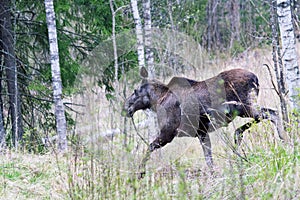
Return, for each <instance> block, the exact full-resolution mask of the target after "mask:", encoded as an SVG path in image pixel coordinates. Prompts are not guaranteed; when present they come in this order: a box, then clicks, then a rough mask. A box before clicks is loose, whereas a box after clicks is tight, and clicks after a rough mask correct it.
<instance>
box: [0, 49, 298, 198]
mask: <svg viewBox="0 0 300 200" xmlns="http://www.w3.org/2000/svg"><path fill="white" fill-rule="evenodd" d="M265 63H266V64H269V65H270V66H272V64H271V53H270V50H269V49H266V50H251V51H249V52H244V53H243V54H241V55H240V56H239V57H238V58H231V59H219V60H216V59H215V60H213V61H207V62H206V64H205V66H206V67H203V68H202V69H198V70H196V71H194V72H188V75H187V74H185V76H188V77H189V78H194V79H197V80H203V79H205V78H209V77H211V76H213V75H216V74H217V73H219V72H220V71H223V70H225V69H231V68H236V67H239V68H246V69H249V70H251V71H253V72H254V73H256V74H257V75H258V77H259V80H260V85H261V88H260V96H259V103H260V105H262V106H264V107H271V108H275V109H277V110H279V100H278V97H277V96H276V93H275V92H274V90H273V89H272V84H271V81H270V75H269V73H268V71H267V68H266V67H264V66H263V64H265ZM71 100H72V102H74V103H81V104H82V103H83V102H84V104H85V105H86V107H84V108H83V109H82V110H81V111H80V112H83V113H85V115H78V116H77V120H78V124H77V126H76V130H74V131H75V132H76V133H77V134H78V135H79V137H78V138H77V140H76V141H75V142H73V143H72V144H70V151H69V152H68V153H66V154H64V155H58V154H56V153H55V151H52V150H51V149H50V151H49V152H48V153H46V154H43V155H36V154H29V153H23V152H14V151H7V152H5V153H2V154H1V155H0V199H299V198H300V196H299V195H300V190H299V188H300V187H299V186H300V174H299V173H300V161H299V158H300V154H299V152H300V143H299V138H300V130H299V124H298V123H297V121H294V122H293V123H291V124H290V126H289V138H290V139H289V140H288V141H287V142H285V143H283V142H281V141H280V140H279V139H278V135H277V133H276V131H275V129H274V126H273V125H271V124H270V123H269V122H264V123H260V124H257V125H255V126H254V127H253V128H251V130H250V131H247V133H246V134H245V138H244V141H243V143H242V145H241V147H240V148H239V149H238V154H237V153H235V152H234V151H233V147H234V145H233V134H232V133H233V130H234V129H235V128H237V127H239V125H240V124H242V123H243V122H244V121H245V120H244V119H237V120H236V121H235V122H234V123H233V124H231V125H230V126H229V127H227V128H224V129H218V130H216V131H215V132H213V133H211V134H210V135H211V140H212V147H213V157H214V160H215V171H214V173H213V174H211V173H210V171H209V170H208V168H207V166H206V164H205V159H204V157H203V153H202V148H201V147H200V145H199V141H198V140H197V139H195V138H175V139H174V141H173V142H172V143H171V144H168V145H166V146H165V147H164V148H162V149H160V150H158V151H156V152H154V153H153V154H152V156H151V159H150V161H149V162H148V165H147V174H146V176H145V178H144V179H142V180H138V179H137V174H138V172H139V171H138V165H139V163H140V162H141V159H142V155H143V153H144V152H145V150H146V146H145V144H144V143H143V142H142V141H141V140H140V138H138V137H137V136H136V133H135V131H134V129H133V126H132V124H131V122H130V121H127V122H125V121H124V120H125V119H124V118H122V117H120V111H119V109H118V108H119V106H120V105H121V104H122V102H115V103H113V104H112V103H110V102H108V101H107V100H106V99H105V94H104V92H103V90H102V89H99V88H94V90H93V92H90V93H88V92H87V93H84V94H81V95H79V96H75V97H73V98H72V99H71ZM134 120H135V122H136V123H137V124H138V125H139V126H138V128H139V131H140V133H141V134H142V135H143V136H144V137H145V138H147V139H149V140H151V139H152V138H153V137H154V135H155V134H156V132H155V130H156V129H155V128H149V127H148V126H144V125H143V123H144V124H145V114H144V113H143V112H138V113H137V114H136V116H135V118H134ZM146 123H147V122H146ZM149 123H150V122H149ZM124 124H126V126H125V125H124ZM154 124H155V123H154ZM150 126H151V125H150ZM124 131H125V132H126V135H125V134H120V133H124ZM112 133H115V134H114V136H113V137H112ZM104 135H105V136H104ZM245 160H247V161H245Z"/></svg>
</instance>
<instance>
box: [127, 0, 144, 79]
mask: <svg viewBox="0 0 300 200" xmlns="http://www.w3.org/2000/svg"><path fill="white" fill-rule="evenodd" d="M130 4H131V9H132V14H133V20H134V24H135V33H136V39H137V53H138V62H139V69H140V72H143V71H144V70H142V69H145V49H144V35H143V26H142V21H141V17H140V14H139V9H138V5H137V0H130ZM141 76H142V77H145V74H143V73H141Z"/></svg>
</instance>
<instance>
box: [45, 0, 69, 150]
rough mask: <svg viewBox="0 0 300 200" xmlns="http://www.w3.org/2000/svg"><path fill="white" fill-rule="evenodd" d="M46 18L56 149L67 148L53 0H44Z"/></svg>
mask: <svg viewBox="0 0 300 200" xmlns="http://www.w3.org/2000/svg"><path fill="white" fill-rule="evenodd" d="M45 8H46V20H47V26H48V37H49V44H50V61H51V73H52V87H53V99H54V104H55V118H56V131H57V134H58V150H59V151H61V152H63V151H66V150H67V136H66V132H67V125H66V117H65V111H64V105H63V101H62V81H61V75H60V66H59V54H58V43H57V32H56V22H55V13H54V6H53V0H45Z"/></svg>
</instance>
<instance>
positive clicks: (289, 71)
mask: <svg viewBox="0 0 300 200" xmlns="http://www.w3.org/2000/svg"><path fill="white" fill-rule="evenodd" d="M277 15H278V24H279V30H280V38H281V44H282V60H283V66H284V70H285V78H286V84H287V88H288V96H289V101H290V106H291V108H299V105H298V104H297V102H296V99H295V97H296V96H298V95H299V88H300V72H299V65H298V62H297V53H296V45H295V43H296V41H295V33H294V27H293V22H292V12H291V2H290V0H277Z"/></svg>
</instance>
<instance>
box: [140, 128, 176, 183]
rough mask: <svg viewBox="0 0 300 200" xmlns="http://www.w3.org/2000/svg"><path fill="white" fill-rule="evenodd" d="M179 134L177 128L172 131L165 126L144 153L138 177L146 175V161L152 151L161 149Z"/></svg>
mask: <svg viewBox="0 0 300 200" xmlns="http://www.w3.org/2000/svg"><path fill="white" fill-rule="evenodd" d="M176 135H177V130H173V131H171V130H170V128H167V127H164V128H163V129H162V130H161V132H160V134H159V135H158V137H157V138H156V139H155V140H154V141H153V142H152V143H151V144H150V146H149V147H148V149H147V151H146V154H145V155H144V157H143V159H142V163H141V164H140V166H139V171H140V172H139V175H138V178H139V179H141V178H143V177H144V176H145V174H146V163H147V161H148V160H149V159H150V156H151V153H152V152H153V151H154V150H156V149H159V148H161V147H163V146H165V145H166V144H168V143H170V142H171V141H172V140H173V139H174V137H175V136H176Z"/></svg>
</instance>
